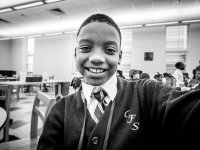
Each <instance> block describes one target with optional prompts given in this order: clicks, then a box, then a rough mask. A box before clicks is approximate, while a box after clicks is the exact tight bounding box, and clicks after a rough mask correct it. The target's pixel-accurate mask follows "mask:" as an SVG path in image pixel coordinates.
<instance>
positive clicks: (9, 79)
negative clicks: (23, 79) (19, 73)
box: [0, 77, 18, 81]
mask: <svg viewBox="0 0 200 150" xmlns="http://www.w3.org/2000/svg"><path fill="white" fill-rule="evenodd" d="M17 80H18V78H16V77H0V81H17Z"/></svg>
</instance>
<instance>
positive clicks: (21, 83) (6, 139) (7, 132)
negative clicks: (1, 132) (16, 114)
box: [0, 80, 69, 141]
mask: <svg viewBox="0 0 200 150" xmlns="http://www.w3.org/2000/svg"><path fill="white" fill-rule="evenodd" d="M63 83H69V81H66V80H49V81H42V82H23V81H7V82H0V85H8V101H7V102H6V106H5V109H6V111H7V121H6V125H5V127H6V128H5V141H9V120H10V102H11V99H12V97H11V90H12V88H13V87H14V86H25V85H43V84H57V85H58V93H56V95H55V96H56V98H57V96H58V97H60V96H62V93H61V92H62V89H61V88H62V86H61V84H63Z"/></svg>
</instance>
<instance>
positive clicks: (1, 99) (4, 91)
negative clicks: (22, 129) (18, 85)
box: [0, 85, 11, 141]
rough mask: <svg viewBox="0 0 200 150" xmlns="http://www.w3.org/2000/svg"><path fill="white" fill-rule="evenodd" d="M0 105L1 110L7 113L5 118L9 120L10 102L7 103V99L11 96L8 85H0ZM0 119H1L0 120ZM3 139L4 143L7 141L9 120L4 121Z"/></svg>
mask: <svg viewBox="0 0 200 150" xmlns="http://www.w3.org/2000/svg"><path fill="white" fill-rule="evenodd" d="M0 92H1V95H0V105H1V107H2V108H4V109H5V111H6V113H7V117H8V118H10V117H9V116H10V102H9V97H10V96H11V91H10V90H9V86H8V85H0ZM0 119H1V118H0ZM3 138H4V141H8V140H9V119H7V120H6V122H5V127H4V131H3Z"/></svg>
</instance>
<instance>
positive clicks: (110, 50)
mask: <svg viewBox="0 0 200 150" xmlns="http://www.w3.org/2000/svg"><path fill="white" fill-rule="evenodd" d="M105 52H106V53H108V54H110V55H114V54H115V53H116V52H117V49H116V48H106V49H105Z"/></svg>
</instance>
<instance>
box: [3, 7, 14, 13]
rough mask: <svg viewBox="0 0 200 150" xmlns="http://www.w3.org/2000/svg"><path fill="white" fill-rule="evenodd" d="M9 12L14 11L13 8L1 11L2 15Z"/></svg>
mask: <svg viewBox="0 0 200 150" xmlns="http://www.w3.org/2000/svg"><path fill="white" fill-rule="evenodd" d="M9 11H13V9H12V8H5V9H1V10H0V13H5V12H9Z"/></svg>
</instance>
